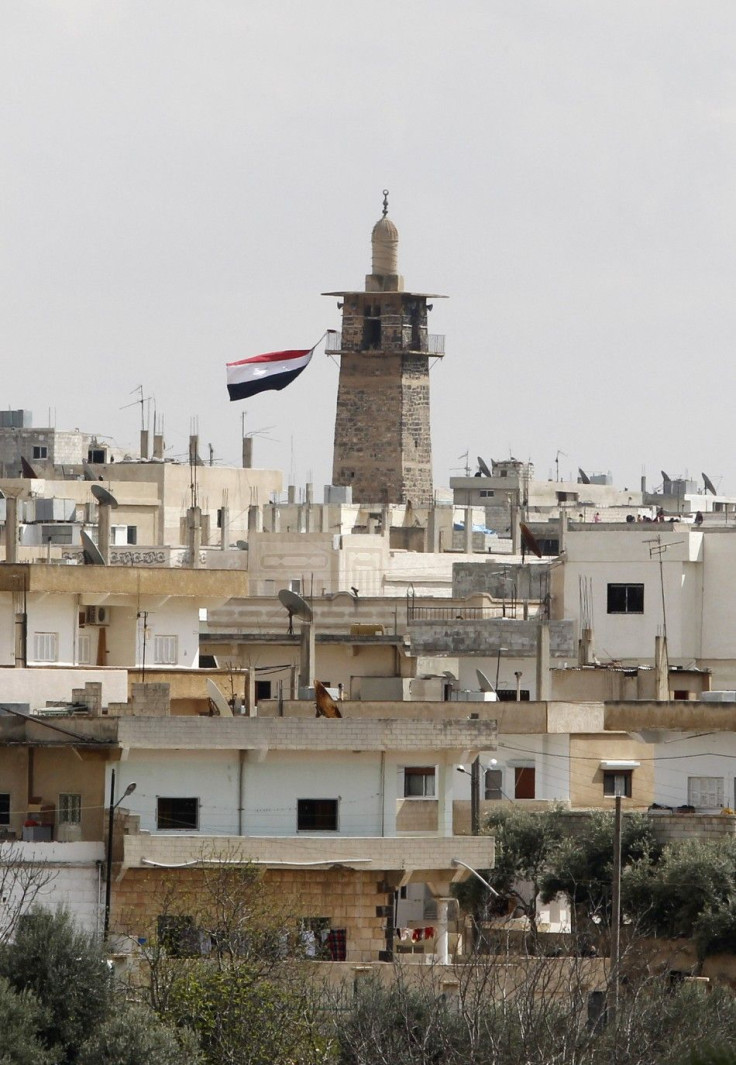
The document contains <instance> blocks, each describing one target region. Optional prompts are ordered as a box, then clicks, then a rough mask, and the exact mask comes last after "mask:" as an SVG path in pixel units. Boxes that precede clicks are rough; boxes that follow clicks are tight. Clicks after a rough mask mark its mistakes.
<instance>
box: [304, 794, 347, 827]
mask: <svg viewBox="0 0 736 1065" xmlns="http://www.w3.org/2000/svg"><path fill="white" fill-rule="evenodd" d="M296 827H297V829H298V830H299V831H300V832H309V831H311V832H337V799H297V801H296Z"/></svg>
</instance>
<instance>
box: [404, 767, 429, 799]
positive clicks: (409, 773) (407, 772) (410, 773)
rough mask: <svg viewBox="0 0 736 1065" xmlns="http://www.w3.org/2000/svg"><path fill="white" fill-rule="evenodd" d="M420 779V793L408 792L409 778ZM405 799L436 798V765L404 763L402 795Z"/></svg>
mask: <svg viewBox="0 0 736 1065" xmlns="http://www.w3.org/2000/svg"><path fill="white" fill-rule="evenodd" d="M411 779H413V780H421V782H422V783H421V788H422V792H421V794H420V795H419V794H412V793H410V792H409V790H408V787H409V784H408V782H409V780H411ZM403 797H404V798H405V799H436V798H437V766H436V765H405V766H404V795H403Z"/></svg>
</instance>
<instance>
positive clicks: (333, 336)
mask: <svg viewBox="0 0 736 1065" xmlns="http://www.w3.org/2000/svg"><path fill="white" fill-rule="evenodd" d="M342 350H343V347H342V333H328V334H327V340H326V342H325V351H326V352H327V353H328V354H338V353H340V352H342ZM403 350H404V351H416V350H418V349H417V348H414V347H412V345H411V344H410V343H409V344H405V345H404V348H403ZM426 354H427V355H436V356H437V357H438V358H439V357H440V356H441V355H444V354H445V334H444V333H427V352H426Z"/></svg>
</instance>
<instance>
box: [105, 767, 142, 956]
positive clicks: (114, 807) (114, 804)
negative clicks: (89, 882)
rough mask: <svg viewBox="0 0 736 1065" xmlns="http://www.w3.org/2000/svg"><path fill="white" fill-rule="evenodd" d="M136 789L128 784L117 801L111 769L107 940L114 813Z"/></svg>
mask: <svg viewBox="0 0 736 1065" xmlns="http://www.w3.org/2000/svg"><path fill="white" fill-rule="evenodd" d="M134 791H135V783H132V784H128V786H127V788H126V789H125V791H124V792H123V794H122V795H121V796H120V798H119V799H118V801H117V802H115V770H114V769H113V770H111V776H110V813H109V815H108V822H107V879H106V881H105V931H104V940H105V942H107V936H108V932H109V931H110V889H111V887H112V883H111V881H112V832H113V823H114V814H115V811H116V810H117V808H118V806H119V805H120V803H121V802H122V801H123V799H126V798H127V797H128V795H131V794H132V793H133V792H134Z"/></svg>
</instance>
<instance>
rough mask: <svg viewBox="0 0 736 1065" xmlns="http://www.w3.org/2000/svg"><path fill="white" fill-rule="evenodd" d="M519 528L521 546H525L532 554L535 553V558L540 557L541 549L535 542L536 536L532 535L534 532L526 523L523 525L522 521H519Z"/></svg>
mask: <svg viewBox="0 0 736 1065" xmlns="http://www.w3.org/2000/svg"><path fill="white" fill-rule="evenodd" d="M519 528H520V529H521V544H522V547H523V548H526V550H527V551H531V553H532V554H533V555H536V556H537V558H541V557H542V549H541V548H540V546H539V544H538V543H537V538H536V536H535V535H534V533H533V532H532V530H531V529H530V528H529V526H528V525H525V524H524V522H523V521H520V522H519Z"/></svg>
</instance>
